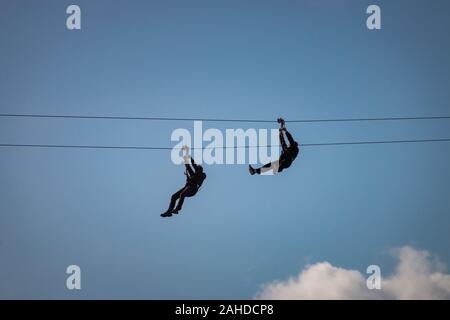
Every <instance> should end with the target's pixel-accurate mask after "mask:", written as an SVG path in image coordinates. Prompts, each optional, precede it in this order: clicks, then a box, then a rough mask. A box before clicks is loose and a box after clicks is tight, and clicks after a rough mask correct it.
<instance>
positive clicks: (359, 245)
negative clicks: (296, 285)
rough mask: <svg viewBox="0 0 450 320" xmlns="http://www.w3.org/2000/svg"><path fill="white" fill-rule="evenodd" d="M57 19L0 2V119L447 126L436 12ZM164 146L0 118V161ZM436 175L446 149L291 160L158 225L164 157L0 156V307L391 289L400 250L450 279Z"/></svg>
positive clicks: (371, 150)
mask: <svg viewBox="0 0 450 320" xmlns="http://www.w3.org/2000/svg"><path fill="white" fill-rule="evenodd" d="M72 2H73V1H71V2H69V1H23V0H21V1H2V2H1V10H0V70H1V72H0V90H1V94H0V112H1V113H38V114H39V113H48V114H81V115H83V114H87V115H90V114H94V115H111V116H123V115H124V116H157V117H205V118H207V117H214V118H262V119H276V118H277V117H278V116H283V117H285V118H286V119H287V120H289V119H294V118H296V119H303V118H344V117H389V116H393V117H396V116H428V115H429V116H437V115H447V116H448V115H450V110H449V105H448V102H449V101H450V90H448V89H449V88H448V84H449V83H450V61H449V57H450V44H449V41H448V30H449V29H450V19H449V13H450V3H449V2H448V1H444V0H436V1H432V2H429V1H423V0H421V1H403V0H402V1H400V0H399V1H371V2H369V1H356V0H353V1H347V0H342V1H331V0H322V1H312V0H311V1H282V2H279V1H114V2H111V1H100V0H99V1H82V0H78V1H76V3H77V4H78V5H79V6H80V7H81V10H82V30H81V31H68V30H67V29H66V17H67V15H66V13H65V10H66V7H67V6H68V5H69V4H72ZM372 3H375V4H378V5H379V6H380V7H381V10H382V30H380V31H369V30H368V29H367V28H366V24H365V20H366V17H367V15H366V14H365V11H366V8H367V6H368V5H369V4H372ZM234 125H235V127H234ZM204 126H205V128H208V127H211V126H213V127H216V128H219V129H226V128H239V127H243V128H250V127H254V128H256V129H258V128H268V129H271V128H273V126H271V125H267V124H259V125H257V126H256V127H255V125H254V124H249V125H245V126H243V125H242V124H226V126H225V125H223V124H211V123H208V124H204ZM180 127H185V128H188V129H191V128H192V123H176V122H139V121H106V120H105V121H100V120H61V119H59V120H55V119H52V120H51V119H13V118H2V119H0V143H48V144H92V145H95V144H105V145H148V146H171V145H173V143H172V142H171V141H170V135H171V133H172V131H173V130H174V129H176V128H180ZM289 129H290V131H291V132H292V133H293V135H294V136H295V138H296V139H297V140H298V141H299V142H300V143H302V142H303V143H315V142H335V141H359V140H384V139H394V140H396V139H400V140H401V139H428V138H448V137H450V127H449V122H448V120H438V121H411V122H389V123H386V122H371V123H316V124H292V125H290V126H289ZM448 163H450V145H448V144H447V143H429V144H403V145H376V146H374V145H369V146H345V147H320V148H319V147H317V148H304V149H301V151H300V156H299V158H298V160H296V162H295V163H294V165H293V166H292V167H291V168H289V169H288V170H287V171H285V172H283V173H282V174H280V175H278V176H276V177H256V176H254V177H251V176H250V175H249V174H248V172H247V168H246V166H245V165H241V166H239V165H229V166H226V165H220V166H209V167H206V168H205V170H206V173H207V175H208V178H207V180H206V181H205V183H204V186H203V187H202V190H201V192H200V193H199V194H198V195H197V196H196V197H195V198H192V199H188V200H186V202H185V208H184V210H183V212H182V214H181V215H180V216H177V217H174V218H173V219H161V218H160V217H159V214H160V213H161V212H162V211H163V210H165V209H166V207H167V205H168V200H169V198H170V195H171V194H172V193H173V192H174V191H176V190H178V189H179V188H180V187H181V186H182V185H183V183H184V175H183V169H182V168H181V167H177V166H175V165H173V164H172V162H171V160H170V152H168V151H138V150H135V151H123V150H79V149H27V148H0V177H1V179H0V195H1V198H0V199H1V201H0V298H63V299H72V298H87V299H91V298H145V299H147V298H148V299H170V298H172V299H179V298H190V299H200V298H207V299H216V298H235V299H241V298H251V297H253V296H254V295H255V293H256V292H257V291H258V290H259V288H260V286H261V285H262V284H264V283H267V282H270V281H273V280H275V279H283V278H286V277H288V276H290V275H293V274H296V273H298V271H299V270H300V269H301V268H302V267H303V266H304V265H305V264H308V263H313V262H316V261H323V260H326V261H330V262H332V263H333V264H336V265H339V266H342V267H345V268H352V269H357V270H360V271H364V270H365V268H366V267H367V266H368V265H370V264H378V265H380V266H381V268H382V270H383V272H386V273H389V272H391V270H392V267H393V264H392V261H391V259H390V257H389V255H388V254H387V252H388V251H389V249H390V248H392V247H396V246H402V245H411V246H414V247H417V248H423V249H426V250H429V251H430V252H432V253H433V254H436V255H437V256H439V257H440V258H441V259H442V261H444V262H447V263H450V250H449V249H450V248H449V244H450V241H449V240H450V239H449V235H448V230H449V227H450V216H449V212H448V208H449V206H450V199H449V197H448V190H449V189H450V179H449V177H450V174H449V169H448ZM70 264H77V265H79V266H80V267H81V270H82V287H83V289H82V290H81V291H76V292H75V291H68V290H67V289H66V287H65V280H66V276H67V275H66V274H65V269H66V267H67V266H68V265H70Z"/></svg>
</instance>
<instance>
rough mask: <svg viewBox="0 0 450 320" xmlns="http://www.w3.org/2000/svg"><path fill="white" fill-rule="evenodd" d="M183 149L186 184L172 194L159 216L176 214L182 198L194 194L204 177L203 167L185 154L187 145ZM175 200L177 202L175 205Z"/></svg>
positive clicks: (181, 205)
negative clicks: (167, 204) (166, 207)
mask: <svg viewBox="0 0 450 320" xmlns="http://www.w3.org/2000/svg"><path fill="white" fill-rule="evenodd" d="M183 149H184V150H186V156H184V160H185V162H184V164H185V167H186V171H185V175H186V185H185V186H184V187H183V188H181V189H180V190H178V191H177V192H175V193H174V194H173V195H172V198H171V200H170V205H169V209H167V211H166V212H164V213H162V214H161V217H171V216H172V214H178V212H179V211H180V210H181V208H182V207H183V202H184V198H189V197H193V196H195V194H196V193H197V191H198V190H199V189H200V187H201V185H202V183H203V181H204V180H205V179H206V174H205V173H204V172H203V167H202V166H201V165H198V164H196V163H195V161H194V159H192V158H191V157H190V156H189V155H188V154H187V153H188V151H187V150H188V148H187V147H183ZM177 200H178V204H177V205H176V207H175V204H176V202H177Z"/></svg>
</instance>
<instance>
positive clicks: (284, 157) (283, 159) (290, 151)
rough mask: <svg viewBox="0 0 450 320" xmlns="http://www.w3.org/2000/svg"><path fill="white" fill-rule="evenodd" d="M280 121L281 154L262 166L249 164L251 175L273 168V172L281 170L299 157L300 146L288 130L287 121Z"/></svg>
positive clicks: (280, 119)
mask: <svg viewBox="0 0 450 320" xmlns="http://www.w3.org/2000/svg"><path fill="white" fill-rule="evenodd" d="M277 121H278V123H279V124H280V129H279V130H280V135H279V136H280V144H281V148H282V151H281V155H280V158H279V159H278V160H276V161H273V162H270V163H268V164H266V165H264V166H262V167H261V168H256V169H255V168H253V167H252V166H251V165H249V166H248V171H249V172H250V174H251V175H254V174H255V173H256V174H261V173H265V172H267V171H270V170H273V173H274V174H275V173H277V172H281V171H283V170H284V169H287V168H289V167H290V166H291V164H292V162H293V161H294V160H295V158H297V156H298V152H299V147H298V143H297V142H296V141H295V140H294V138H293V137H292V135H291V134H290V133H289V131H287V130H286V126H285V121H284V120H283V119H282V118H279V119H278V120H277ZM284 134H286V137H287V139H288V141H289V146H288V145H287V144H286V141H285V139H284Z"/></svg>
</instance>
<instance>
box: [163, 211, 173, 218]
mask: <svg viewBox="0 0 450 320" xmlns="http://www.w3.org/2000/svg"><path fill="white" fill-rule="evenodd" d="M171 216H172V213H171V212H164V213H161V217H163V218H166V217H171Z"/></svg>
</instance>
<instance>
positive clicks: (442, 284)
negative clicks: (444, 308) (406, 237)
mask: <svg viewBox="0 0 450 320" xmlns="http://www.w3.org/2000/svg"><path fill="white" fill-rule="evenodd" d="M394 254H395V256H396V257H397V258H398V264H397V267H396V270H395V272H394V274H392V275H391V276H390V277H385V276H384V275H383V274H382V281H381V290H369V289H368V288H367V286H366V278H367V277H368V275H366V274H363V273H361V272H359V271H357V270H348V269H343V268H338V267H335V266H333V265H331V264H330V263H328V262H320V263H315V264H312V265H308V266H306V267H305V268H304V269H303V270H302V271H301V272H300V273H299V274H298V275H297V276H296V277H293V278H290V279H287V280H285V281H275V282H272V283H269V284H267V285H265V286H264V287H263V289H262V290H261V291H260V292H259V293H258V294H257V295H256V298H257V299H269V300H271V299H275V300H276V299H286V300H288V299H450V275H448V274H444V273H443V271H442V269H443V268H442V265H441V264H440V263H438V262H437V261H436V260H434V259H432V257H431V255H430V254H429V253H428V252H427V251H420V250H416V249H414V248H411V247H402V248H398V249H395V250H394ZM381 271H383V270H381Z"/></svg>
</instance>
